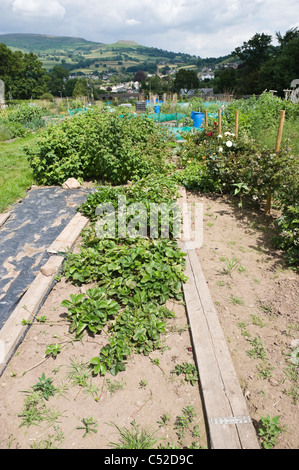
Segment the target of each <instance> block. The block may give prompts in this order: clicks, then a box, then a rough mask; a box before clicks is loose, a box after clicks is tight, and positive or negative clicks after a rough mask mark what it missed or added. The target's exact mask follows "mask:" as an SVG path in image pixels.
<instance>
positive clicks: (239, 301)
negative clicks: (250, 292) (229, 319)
mask: <svg viewBox="0 0 299 470" xmlns="http://www.w3.org/2000/svg"><path fill="white" fill-rule="evenodd" d="M230 302H231V303H232V304H233V305H244V302H243V300H242V299H240V298H239V297H236V296H233V295H232V296H231V297H230Z"/></svg>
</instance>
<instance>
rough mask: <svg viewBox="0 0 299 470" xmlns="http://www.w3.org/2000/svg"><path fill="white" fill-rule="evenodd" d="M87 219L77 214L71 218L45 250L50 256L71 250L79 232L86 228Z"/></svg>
mask: <svg viewBox="0 0 299 470" xmlns="http://www.w3.org/2000/svg"><path fill="white" fill-rule="evenodd" d="M87 223H88V219H87V218H86V217H84V216H83V215H81V214H79V212H78V213H77V214H76V215H75V216H74V217H73V218H72V220H71V221H70V222H69V223H68V225H67V226H66V227H65V229H64V230H62V232H61V234H60V235H59V236H58V237H57V238H56V240H55V241H54V242H53V243H52V245H51V246H50V247H49V248H48V249H47V252H48V253H50V254H58V253H66V252H67V251H69V250H71V249H72V247H73V245H74V243H75V241H76V240H77V238H78V237H79V235H80V233H81V231H82V230H83V228H84V227H86V225H87Z"/></svg>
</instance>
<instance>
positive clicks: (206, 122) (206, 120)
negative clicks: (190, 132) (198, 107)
mask: <svg viewBox="0 0 299 470" xmlns="http://www.w3.org/2000/svg"><path fill="white" fill-rule="evenodd" d="M205 127H208V111H207V110H206V109H205Z"/></svg>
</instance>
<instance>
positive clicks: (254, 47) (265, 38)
mask: <svg viewBox="0 0 299 470" xmlns="http://www.w3.org/2000/svg"><path fill="white" fill-rule="evenodd" d="M271 41H272V36H269V35H267V34H264V33H262V34H258V33H257V34H255V35H254V36H253V37H252V38H251V39H249V41H247V42H243V46H241V47H236V49H235V50H234V51H233V52H232V54H233V55H234V56H236V57H238V58H239V59H240V60H241V61H242V62H243V66H244V67H250V68H253V69H255V70H257V69H259V68H260V66H261V65H262V64H263V63H264V62H265V61H266V60H267V59H268V58H269V56H270V53H271V51H272V50H273V49H271V47H270V45H271Z"/></svg>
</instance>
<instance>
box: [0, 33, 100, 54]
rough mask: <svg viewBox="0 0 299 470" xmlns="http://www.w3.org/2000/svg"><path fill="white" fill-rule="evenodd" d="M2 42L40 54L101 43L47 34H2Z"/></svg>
mask: <svg viewBox="0 0 299 470" xmlns="http://www.w3.org/2000/svg"><path fill="white" fill-rule="evenodd" d="M0 42H3V43H4V44H6V45H7V46H8V47H11V48H14V49H20V50H22V51H23V52H34V53H39V52H41V51H65V50H77V49H88V48H89V47H94V46H98V45H100V44H101V43H96V42H92V41H87V40H86V39H82V38H73V37H68V36H50V35H46V34H18V33H16V34H0Z"/></svg>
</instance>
